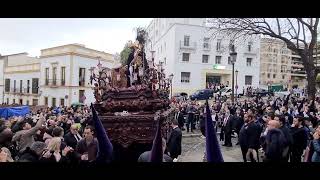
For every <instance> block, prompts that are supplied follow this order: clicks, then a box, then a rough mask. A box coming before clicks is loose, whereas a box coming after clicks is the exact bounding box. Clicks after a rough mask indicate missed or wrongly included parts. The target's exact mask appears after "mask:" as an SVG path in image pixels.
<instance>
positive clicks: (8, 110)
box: [0, 106, 30, 119]
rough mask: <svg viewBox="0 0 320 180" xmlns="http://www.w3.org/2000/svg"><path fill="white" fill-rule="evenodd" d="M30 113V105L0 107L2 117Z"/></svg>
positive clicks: (0, 116) (6, 117)
mask: <svg viewBox="0 0 320 180" xmlns="http://www.w3.org/2000/svg"><path fill="white" fill-rule="evenodd" d="M28 113H30V108H29V106H18V107H4V108H0V118H5V119H8V118H9V117H12V116H25V115H26V114H28Z"/></svg>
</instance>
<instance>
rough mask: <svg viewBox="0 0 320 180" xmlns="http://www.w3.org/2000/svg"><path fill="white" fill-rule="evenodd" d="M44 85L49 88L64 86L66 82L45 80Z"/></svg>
mask: <svg viewBox="0 0 320 180" xmlns="http://www.w3.org/2000/svg"><path fill="white" fill-rule="evenodd" d="M44 85H45V86H49V87H58V86H65V85H66V81H65V80H63V79H45V82H44Z"/></svg>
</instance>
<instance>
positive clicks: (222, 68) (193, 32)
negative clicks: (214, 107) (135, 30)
mask: <svg viewBox="0 0 320 180" xmlns="http://www.w3.org/2000/svg"><path fill="white" fill-rule="evenodd" d="M205 21H206V19H205V18H157V19H153V20H152V22H151V23H150V25H149V26H148V28H147V32H148V35H149V38H150V40H149V41H148V44H147V45H146V53H147V57H148V58H151V51H154V52H155V53H154V58H155V60H159V61H160V62H163V65H164V68H165V72H166V74H167V75H169V74H171V73H172V74H173V75H174V77H173V88H172V90H173V93H176V92H186V93H188V94H190V93H193V92H195V91H196V90H199V89H204V88H206V87H207V85H208V84H209V83H223V84H224V85H228V86H229V87H230V86H231V83H232V64H231V61H230V55H229V44H230V38H229V37H227V36H222V35H217V36H215V37H212V34H213V31H209V30H208V28H207V27H206V26H205ZM234 44H235V46H236V52H237V60H236V62H235V65H234V67H235V71H236V70H237V71H238V73H235V74H236V75H235V87H236V85H238V92H242V90H243V88H246V87H248V86H252V87H258V86H259V76H260V72H259V70H260V37H258V36H255V37H253V36H252V37H245V38H242V39H237V40H236V41H235V42H234Z"/></svg>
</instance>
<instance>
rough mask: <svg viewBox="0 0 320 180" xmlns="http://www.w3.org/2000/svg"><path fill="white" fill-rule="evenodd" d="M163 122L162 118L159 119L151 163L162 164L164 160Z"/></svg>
mask: <svg viewBox="0 0 320 180" xmlns="http://www.w3.org/2000/svg"><path fill="white" fill-rule="evenodd" d="M161 122H162V121H161V118H159V119H158V122H157V130H156V135H155V137H154V140H153V144H152V149H151V155H150V162H162V160H163V150H162V137H161Z"/></svg>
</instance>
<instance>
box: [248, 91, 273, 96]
mask: <svg viewBox="0 0 320 180" xmlns="http://www.w3.org/2000/svg"><path fill="white" fill-rule="evenodd" d="M253 95H254V96H256V95H258V96H260V97H261V96H267V95H270V96H273V95H274V93H273V92H272V91H268V90H266V89H256V90H255V91H254V92H253Z"/></svg>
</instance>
